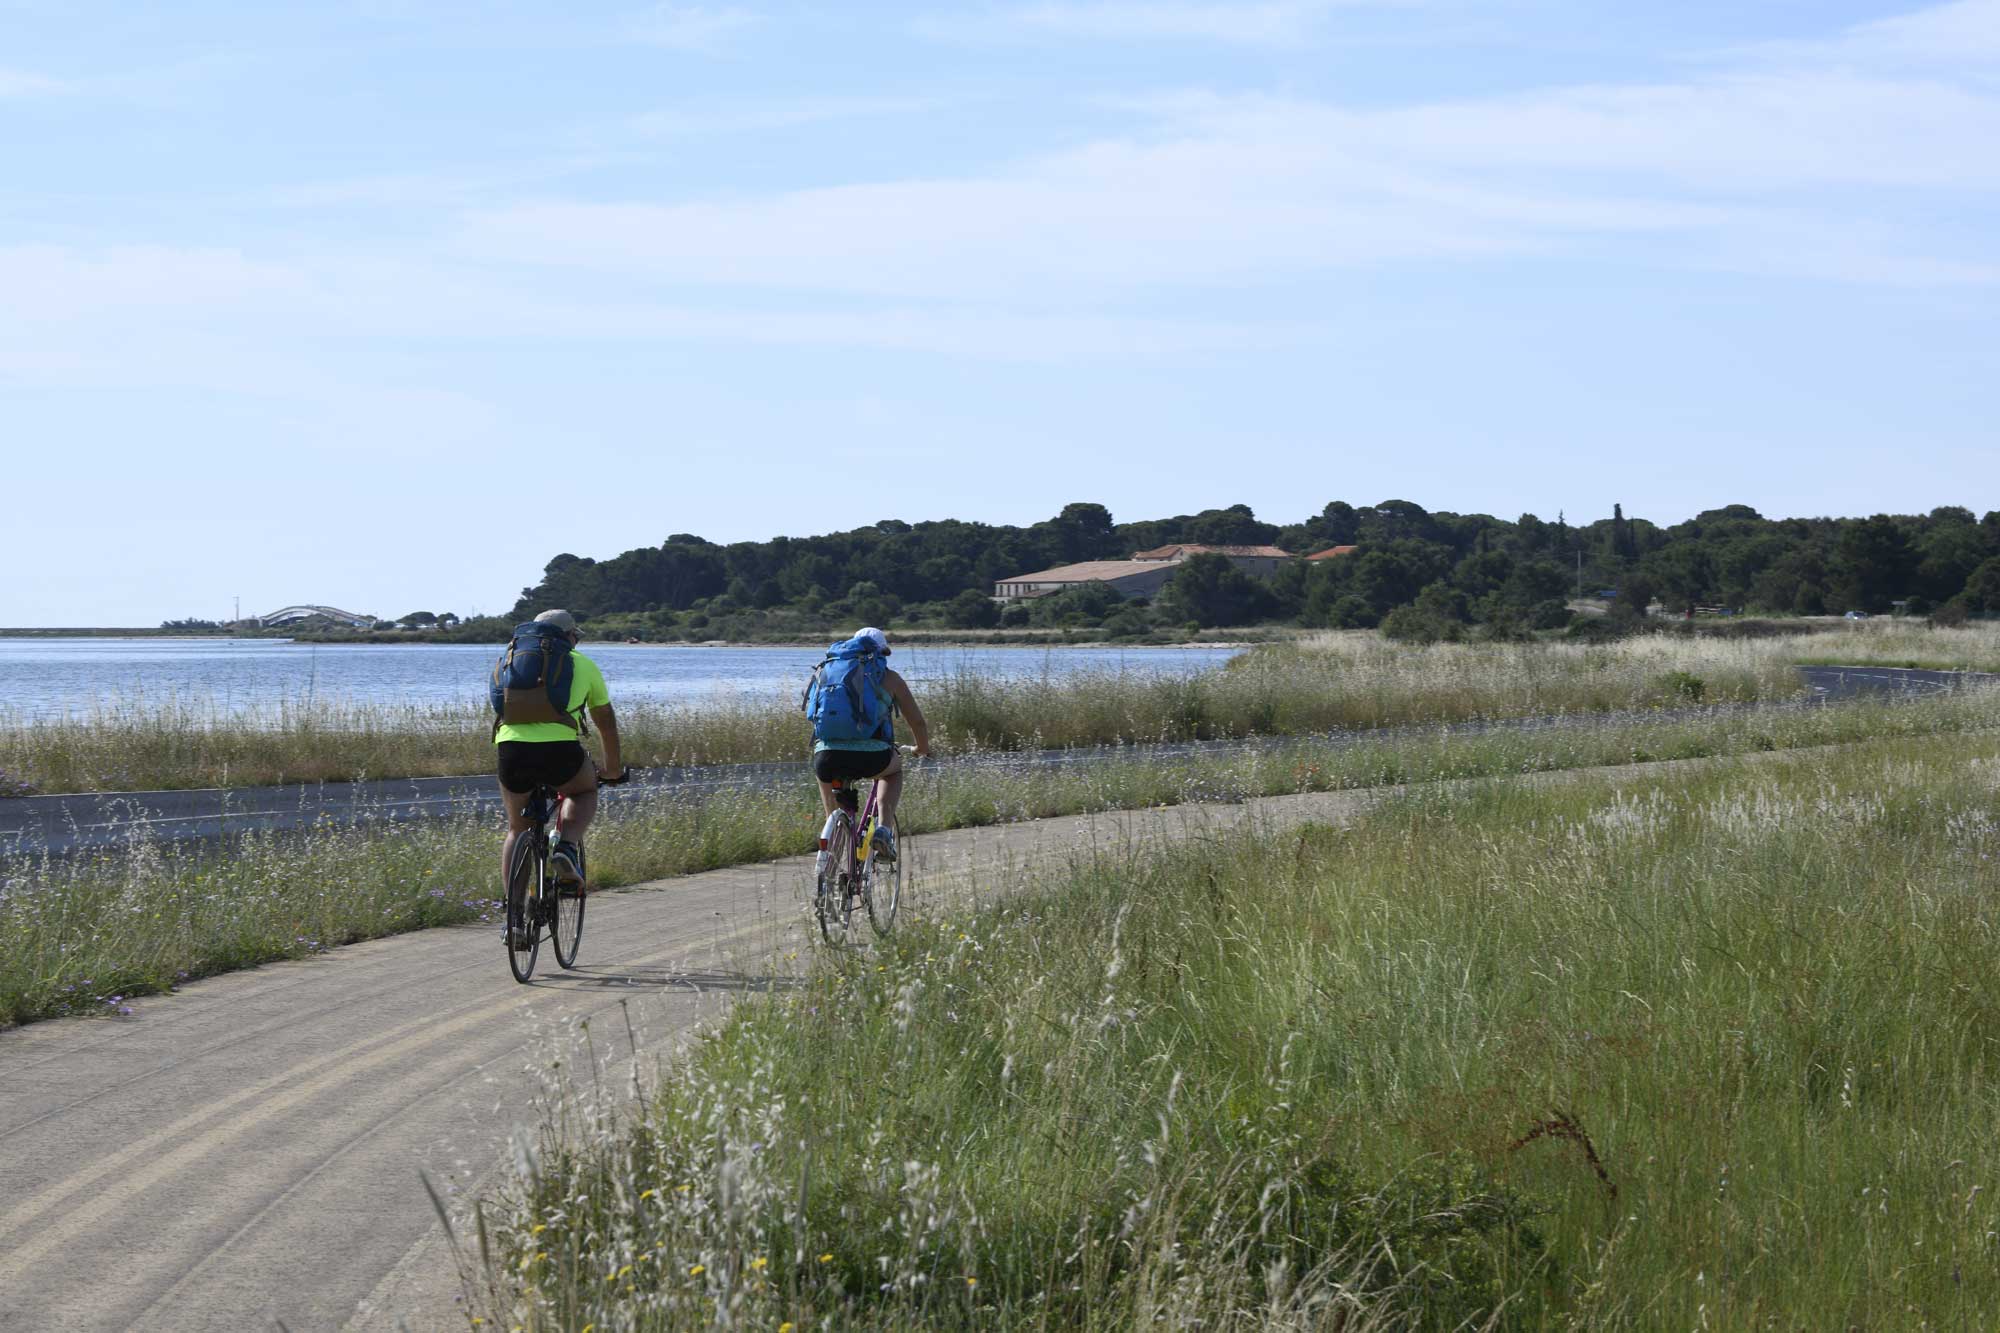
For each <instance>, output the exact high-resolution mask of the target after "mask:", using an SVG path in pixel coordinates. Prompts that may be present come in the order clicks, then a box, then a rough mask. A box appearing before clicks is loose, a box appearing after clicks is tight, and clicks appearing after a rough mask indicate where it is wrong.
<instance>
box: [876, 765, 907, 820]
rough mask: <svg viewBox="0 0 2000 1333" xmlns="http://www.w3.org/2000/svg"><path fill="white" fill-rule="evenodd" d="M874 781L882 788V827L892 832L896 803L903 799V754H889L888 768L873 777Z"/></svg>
mask: <svg viewBox="0 0 2000 1333" xmlns="http://www.w3.org/2000/svg"><path fill="white" fill-rule="evenodd" d="M875 781H876V782H877V783H878V784H879V785H880V786H881V788H882V827H884V828H886V829H889V830H890V831H892V832H893V831H894V830H895V827H896V802H898V801H900V800H902V799H903V752H902V751H901V750H893V751H891V752H890V758H889V766H888V767H887V768H885V769H883V770H882V771H881V772H880V773H877V774H876V775H875Z"/></svg>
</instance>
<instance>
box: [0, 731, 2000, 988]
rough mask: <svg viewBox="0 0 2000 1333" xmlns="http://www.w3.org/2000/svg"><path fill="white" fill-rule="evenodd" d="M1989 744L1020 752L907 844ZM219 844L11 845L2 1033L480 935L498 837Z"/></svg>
mask: <svg viewBox="0 0 2000 1333" xmlns="http://www.w3.org/2000/svg"><path fill="white" fill-rule="evenodd" d="M1993 729H2000V694H1996V693H1992V692H1985V693H1976V694H1966V695H1962V696H1954V697H1940V698H1934V699H1926V700H1919V701H1914V702H1907V703H1898V704H1889V703H1880V704H1856V705H1850V706H1845V707H1842V708H1838V709H1811V710H1800V711H1797V712H1786V713H1773V714H1763V715H1752V714H1743V713H1719V714H1714V715H1710V716H1706V717H1697V718H1684V719H1674V720H1657V721H1627V722H1625V723H1623V724H1621V725H1617V726H1606V727H1601V728H1600V727H1589V728H1565V729H1559V730H1542V731H1534V732H1525V733H1516V732H1491V733H1485V734H1463V735H1446V734H1432V735H1427V736H1414V737H1413V736H1402V737H1384V738H1381V739H1379V740H1374V741H1368V742H1364V743H1358V744H1348V745H1333V744H1328V743H1324V742H1315V741H1310V740H1301V741H1296V742H1287V743H1284V744H1282V745H1279V746H1275V747H1272V748H1270V749H1267V750H1264V751H1261V752H1250V753H1242V752H1239V753H1225V754H1194V755H1188V754H1166V753H1160V752H1157V751H1149V750H1147V749H1145V748H1143V747H1135V748H1129V749H1126V750H1124V751H1119V752H1112V753H1108V754H1106V755H1104V756H1102V757H1100V758H1098V759H1097V760H1095V761H1094V762H1091V763H1089V764H1083V765H1075V766H1069V767H1065V768H1062V769H1057V770H1050V769H1046V768H1043V767H1041V766H1039V765H1038V764H1036V763H1035V762H1034V759H1033V757H1032V756H1029V755H1025V754H1022V755H1016V756H1011V757H1003V758H1000V759H998V760H996V761H993V762H990V763H988V764H983V765H981V766H979V767H977V768H966V767H952V766H947V765H920V766H919V767H918V768H917V769H916V770H915V772H914V773H913V775H912V777H911V778H910V780H909V781H910V786H909V789H908V790H909V795H908V797H907V799H906V800H905V803H904V808H903V812H902V821H901V822H902V825H903V828H904V831H905V832H907V833H923V832H929V831H932V830H937V829H945V828H967V827H975V826H981V825H988V824H998V823H1007V822H1012V821H1018V820H1023V819H1033V818H1040V817H1044V816H1050V815H1063V814H1079V813H1085V812H1090V811H1100V810H1117V809H1135V808H1140V807H1145V806H1154V805H1167V804H1179V803H1185V802H1200V801H1223V802H1228V801H1238V800H1242V799H1245V798H1247V797H1251V796H1265V795H1279V794H1283V793H1287V792H1303V791H1332V790H1341V789H1349V788H1364V787H1381V786H1389V785H1394V784H1398V783H1425V782H1436V781H1444V780H1449V779H1455V778H1473V777H1482V776H1489V775H1494V774H1510V773H1531V772H1551V771H1559V770H1565V769H1575V768H1589V767H1595V766H1601V765H1607V764H1621V763H1631V762H1641V761H1646V760H1654V759H1693V758H1703V757H1710V756H1716V755H1729V754H1743V753H1750V752H1756V751H1764V750H1781V749H1792V748H1797V747H1805V746H1820V745H1839V744H1852V743H1855V742H1859V741H1865V740H1869V739H1874V738H1879V737H1885V736H1908V737H1921V736H1944V735H1954V734H1962V733H1980V732H1985V731H1989V730H1993ZM818 808H819V805H818V796H817V793H816V791H815V789H814V788H813V786H812V784H811V782H810V781H809V779H807V778H806V777H805V775H804V771H803V766H801V771H800V776H799V778H798V779H797V780H796V781H795V782H780V783H777V784H775V785H770V786H762V787H749V786H746V787H741V788H734V789H729V790H726V791H723V792H720V793H715V794H711V795H700V794H693V793H690V792H688V791H685V790H680V791H677V790H675V789H672V788H667V789H654V790H650V791H649V790H645V789H630V788H628V789H625V790H622V791H619V792H617V793H616V794H615V795H613V796H611V797H609V798H608V799H607V800H606V801H605V803H604V807H603V812H602V813H601V815H600V816H599V820H598V823H597V824H596V825H594V826H593V828H592V832H591V871H592V878H593V880H594V881H595V882H597V883H598V884H600V885H603V886H607V887H609V886H617V885H622V884H632V883H636V882H639V881H642V880H649V879H655V878H659V877H663V876H668V875H678V874H688V873H692V872H696V871H701V870H709V869H715V868H717V867H721V866H727V865H740V864H745V863H750V862H756V861H761V860H766V859H769V858H772V857H778V856H784V855H790V854H796V853H803V852H806V851H808V850H810V848H811V846H812V840H813V838H814V837H815V836H816V833H817V830H818V825H819V816H818V815H817V814H816V813H815V811H817V810H818ZM369 814H370V812H369V811H366V810H363V811H361V812H359V818H358V819H357V820H356V821H355V822H352V823H339V822H332V821H327V822H322V823H321V824H319V825H318V826H317V827H315V828H313V829H311V830H308V831H304V832H288V833H250V834H243V835H237V836H235V837H232V838H231V839H229V840H228V841H227V842H226V843H219V844H199V843H197V844H184V845H175V844H163V843H159V842H155V841H152V840H150V839H149V838H148V837H147V835H146V833H145V831H144V828H143V826H134V828H133V830H132V834H131V838H130V840H129V841H128V842H127V843H125V844H123V845H121V846H119V847H117V848H115V849H111V850H103V851H96V852H91V853H86V854H77V855H73V856H68V857H53V856H45V855H36V854H34V853H33V851H32V849H24V850H22V851H20V852H19V853H17V854H15V855H12V856H9V857H8V858H6V859H5V861H4V863H0V1024H6V1023H23V1022H29V1021H32V1020H35V1019H40V1018H49V1017H55V1016H59V1015H64V1014H86V1013H115V1012H117V1010H118V1009H119V1008H120V1007H121V1006H122V1005H124V1004H125V1002H126V1001H127V1000H129V999H130V998H131V997H133V996H136V995H144V994H156V993H159V992H162V991H166V990H171V989H172V988H174V987H175V986H176V985H178V984H179V983H180V982H182V981H184V980H186V979H189V978H191V977H198V976H206V975H210V974H213V973H217V972H223V971H228V970H230V969H232V968H237V967H245V966H252V965H255V964H258V963H263V962H270V961H274V960H277V959H282V958H295V957H302V956H306V955H309V954H313V953H317V952H321V951H323V950H326V949H330V948H333V947H336V946H338V945H341V944H346V943H351V942H354V941H357V940H363V939H372V938H376V937H379V936H382V935H388V934H394V933H397V932H400V931H405V930H417V929H424V928H426V927H430V926H441V925H460V924H469V923H476V922H482V921H484V922H489V923H490V922H494V921H497V917H496V916H495V911H496V904H495V899H496V896H497V894H498V881H499V871H498V865H497V862H498V856H499V844H500V829H499V824H498V821H497V819H496V818H495V817H493V816H490V815H484V816H482V815H477V814H473V813H469V812H468V813H466V814H463V815H460V816H457V817H454V818H446V819H438V820H426V821H421V822H415V823H406V822H391V821H386V820H375V819H371V818H368V816H369Z"/></svg>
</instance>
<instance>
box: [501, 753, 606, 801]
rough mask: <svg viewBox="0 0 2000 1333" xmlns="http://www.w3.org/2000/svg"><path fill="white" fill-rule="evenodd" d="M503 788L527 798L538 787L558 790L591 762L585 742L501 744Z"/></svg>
mask: <svg viewBox="0 0 2000 1333" xmlns="http://www.w3.org/2000/svg"><path fill="white" fill-rule="evenodd" d="M496 748H497V749H498V750H499V751H500V785H501V786H503V787H505V788H506V789H507V790H508V791H511V792H519V793H520V794H522V795H524V796H525V795H527V794H528V793H529V792H532V791H533V790H534V789H535V788H537V787H548V788H550V789H555V788H559V787H561V786H562V785H563V784H564V783H565V782H568V781H569V780H570V779H571V778H573V777H575V776H576V772H577V770H578V769H580V768H582V767H583V766H584V765H585V764H587V763H589V762H590V756H589V755H587V754H585V753H584V751H583V742H582V741H501V742H500V744H499V745H498V746H497V747H496Z"/></svg>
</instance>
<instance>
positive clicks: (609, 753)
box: [590, 704, 625, 778]
mask: <svg viewBox="0 0 2000 1333" xmlns="http://www.w3.org/2000/svg"><path fill="white" fill-rule="evenodd" d="M590 720H591V721H592V722H595V723H596V724H597V734H598V735H599V736H602V737H603V738H604V769H603V771H602V773H601V774H600V776H602V777H607V778H617V777H619V776H621V775H623V773H624V772H625V756H624V755H622V754H620V753H619V750H618V714H616V713H614V712H612V711H611V705H610V704H605V705H603V706H602V707H600V708H593V709H591V710H590Z"/></svg>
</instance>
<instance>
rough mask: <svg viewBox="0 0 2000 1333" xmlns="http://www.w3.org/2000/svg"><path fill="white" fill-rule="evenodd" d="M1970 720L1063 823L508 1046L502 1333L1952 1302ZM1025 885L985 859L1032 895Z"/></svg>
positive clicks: (1985, 1007)
mask: <svg viewBox="0 0 2000 1333" xmlns="http://www.w3.org/2000/svg"><path fill="white" fill-rule="evenodd" d="M1996 792H2000V741H1996V740H1995V738H1994V737H1992V736H1990V735H1985V736H1958V737H1949V738H1930V739H1925V740H1921V741H1912V740H1907V739H1905V740H1886V741H1876V742H1872V743H1869V744H1864V745H1859V746H1854V747H1851V748H1847V749H1843V750H1820V751H1815V752H1813V753H1810V754H1800V755H1796V756H1782V757H1778V758H1776V759H1775V760H1769V761H1766V762H1761V763H1758V764H1756V765H1747V764H1731V763H1723V764H1718V765H1714V766H1709V767H1706V768H1703V769H1700V770H1680V771H1677V772H1674V773H1672V774H1670V775H1657V776H1648V777H1641V778H1637V779H1631V778H1627V779H1624V780H1620V781H1618V782H1615V783H1611V782H1602V781H1595V780H1581V781H1575V782H1557V783H1548V784H1537V785H1534V786H1530V785H1526V784H1522V783H1518V782H1511V781H1495V782H1491V783H1482V784H1474V785H1472V786H1470V787H1464V786H1461V787H1457V788H1441V787H1433V788H1421V789H1412V790H1411V792H1410V793H1409V794H1407V795H1406V796H1405V797H1403V798H1401V799H1397V800H1393V801H1389V802H1387V803H1385V804H1384V805H1383V806H1382V807H1380V808H1378V809H1377V810H1375V811H1374V812H1372V813H1371V814H1369V815H1366V816H1364V817H1363V818H1362V819H1361V820H1360V821H1359V822H1358V823H1356V824H1355V825H1353V826H1351V827H1348V828H1346V829H1343V830H1333V829H1326V828H1321V829H1306V830H1299V831H1293V832H1291V833H1289V834H1287V835H1285V836H1284V837H1283V838H1257V837H1248V838H1243V839H1238V840H1232V841H1231V842H1230V843H1228V844H1227V845H1212V844H1209V845H1185V844H1184V845H1178V846H1162V847H1160V848H1157V849H1154V850H1152V851H1150V852H1148V853H1142V854H1140V855H1138V856H1136V857H1133V856H1128V857H1127V858H1126V859H1118V860H1110V861H1079V862H1078V863H1076V864H1075V865H1074V866H1073V867H1072V868H1071V869H1070V870H1069V872H1068V873H1066V874H1061V875H1057V876H1055V877H1053V879H1052V878H1051V877H1050V876H1049V875H1046V874H1044V875H1042V876H1041V877H1040V878H1039V879H1038V880H1036V881H1034V882H1033V885H1032V886H1038V887H1039V891H1023V892H1020V893H1017V894H1015V895H1014V896H1012V897H1010V898H1007V899H1004V900H1002V901H1001V902H999V903H998V904H997V905H994V906H991V907H989V908H987V909H986V910H984V911H979V912H976V913H971V914H967V913H964V912H962V911H951V912H946V913H944V914H941V915H938V916H933V917H929V918H924V917H922V916H917V917H913V918H912V919H911V921H910V924H909V926H908V928H907V929H906V930H905V931H903V932H902V933H900V934H899V936H898V937H897V939H896V940H895V941H894V942H893V943H892V944H890V945H887V946H884V947H882V948H880V949H878V950H877V951H876V952H875V953H873V954H872V955H866V956H855V955H847V954H839V955H833V956H830V957H829V958H828V960H827V963H826V965H825V966H822V967H820V968H817V969H815V970H814V971H813V972H812V973H811V974H810V975H809V976H807V977H806V978H804V979H803V981H802V983H801V985H800V986H799V987H798V988H797V989H794V990H792V991H789V992H780V993H778V994H776V995H773V996H769V997H765V998H758V999H746V1000H745V1001H743V1002H742V1003H740V1004H739V1005H738V1006H737V1008H736V1009H735V1010H734V1011H733V1013H732V1015H731V1016H730V1017H729V1018H728V1019H727V1020H726V1021H725V1022H724V1023H723V1024H722V1025H721V1026H720V1028H719V1029H718V1030H716V1031H715V1032H714V1033H712V1034H711V1035H710V1037H709V1038H708V1039H707V1040H705V1041H704V1042H702V1043H700V1044H699V1045H697V1046H696V1047H695V1048H694V1050H693V1051H692V1052H691V1054H690V1056H689V1057H688V1059H687V1060H686V1061H684V1062H683V1063H682V1064H680V1065H677V1066H676V1068H675V1070H674V1073H673V1077H672V1078H671V1079H668V1080H665V1081H663V1082H662V1084H661V1085H660V1086H659V1087H658V1088H657V1090H656V1091H654V1092H653V1093H652V1094H651V1095H650V1097H649V1098H648V1099H647V1100H645V1101H644V1102H643V1103H642V1104H641V1107H640V1108H639V1109H638V1110H637V1111H636V1112H635V1111H633V1110H631V1109H630V1108H627V1107H625V1106H623V1105H620V1104H614V1103H611V1102H597V1101H594V1100H592V1098H591V1097H590V1095H589V1094H588V1092H587V1091H585V1092H582V1093H580V1092H579V1091H578V1089H579V1086H582V1085H587V1083H588V1080H576V1079H573V1078H571V1077H569V1071H567V1070H564V1071H562V1076H561V1077H558V1078H556V1079H554V1080H552V1085H551V1099H552V1100H551V1110H550V1113H549V1118H548V1120H547V1122H546V1123H545V1124H544V1125H543V1127H542V1130H541V1132H540V1134H539V1135H537V1136H531V1137H528V1138H524V1139H523V1140H521V1142H520V1143H519V1144H518V1147H517V1152H516V1154H515V1163H516V1165H515V1169H514V1171H513V1173H512V1177H511V1179H510V1180H509V1181H508V1182H507V1184H506V1185H505V1186H504V1187H503V1188H502V1189H501V1190H499V1191H498V1192H497V1193H496V1194H495V1195H494V1196H492V1197H490V1198H489V1199H488V1200H487V1201H486V1202H485V1203H484V1204H483V1205H481V1206H480V1207H479V1208H478V1209H477V1211H476V1213H475V1214H474V1215H473V1217H472V1219H471V1221H472V1226H471V1229H470V1231H469V1233H468V1240H467V1247H468V1252H469V1254H470V1256H471V1258H470V1277H471V1284H472V1295H473V1297H474V1301H475V1312H476V1314H477V1316H478V1317H479V1318H481V1319H484V1320H487V1321H489V1322H490V1323H491V1325H492V1326H497V1327H505V1328H521V1329H534V1330H548V1329H580V1328H585V1327H595V1328H597V1329H620V1330H653V1329H662V1330H668V1329H695V1328H709V1327H716V1326H728V1327H738V1326H742V1327H760V1328H775V1329H780V1330H784V1329H805V1328H815V1329H818V1328H827V1329H848V1328H854V1329H888V1328H910V1327H947V1328H994V1329H1008V1328H1085V1329H1113V1328H1116V1329H1124V1328H1131V1327H1138V1326H1145V1325H1163V1326H1171V1327H1201V1328H1212V1329H1235V1328H1244V1329H1247V1328H1286V1329H1358V1328H1370V1327H1395V1328H1437V1329H1447V1328H1592V1329H1596V1328H1704V1327H1706V1328H1751V1327H1756V1328H1762V1327H1782V1328H1887V1327H1896V1328H1986V1327H1992V1326H1993V1325H1994V1324H1995V1322H1996V1321H1997V1320H2000V1249H1997V1248H1996V1245H1995V1242H1994V1237H1995V1235H1996V1234H2000V1201H1996V1198H1995V1188H1996V1185H2000V1039H1996V1037H1995V1034H1996V1033H2000V999H1996V996H2000V892H1996V890H2000V819H1996V817H1995V801H1996ZM1032 886H1031V887H1032Z"/></svg>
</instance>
